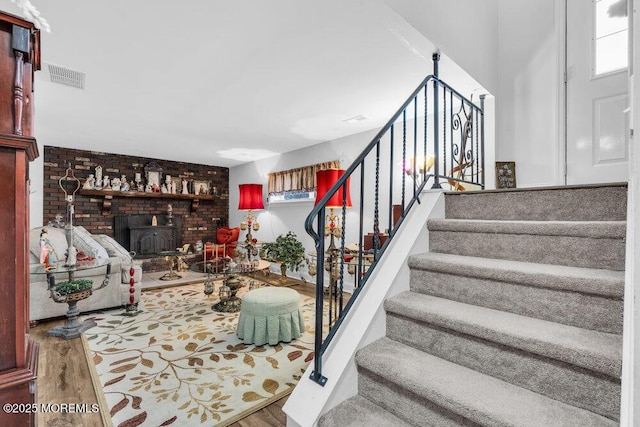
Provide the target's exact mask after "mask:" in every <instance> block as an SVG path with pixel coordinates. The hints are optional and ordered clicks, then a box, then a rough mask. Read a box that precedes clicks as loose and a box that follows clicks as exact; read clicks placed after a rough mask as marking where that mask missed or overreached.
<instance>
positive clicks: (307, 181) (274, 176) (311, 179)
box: [268, 160, 340, 194]
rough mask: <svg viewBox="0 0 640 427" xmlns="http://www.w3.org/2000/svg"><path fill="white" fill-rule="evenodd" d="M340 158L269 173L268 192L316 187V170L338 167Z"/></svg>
mask: <svg viewBox="0 0 640 427" xmlns="http://www.w3.org/2000/svg"><path fill="white" fill-rule="evenodd" d="M339 168H340V160H332V161H329V162H322V163H316V164H315V165H309V166H303V167H301V168H296V169H289V170H286V171H279V172H272V173H270V174H269V184H268V188H269V194H277V193H284V192H287V191H311V190H314V189H315V188H316V172H317V171H319V170H324V169H339Z"/></svg>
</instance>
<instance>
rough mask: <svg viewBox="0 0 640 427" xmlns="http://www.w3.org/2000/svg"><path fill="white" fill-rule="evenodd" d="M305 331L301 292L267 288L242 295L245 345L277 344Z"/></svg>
mask: <svg viewBox="0 0 640 427" xmlns="http://www.w3.org/2000/svg"><path fill="white" fill-rule="evenodd" d="M303 332H304V319H303V317H302V309H301V308H300V295H299V294H298V292H296V291H294V290H293V289H288V288H274V287H265V288H258V289H254V290H253V291H249V292H247V293H246V294H245V295H244V296H243V297H242V306H241V308H240V317H239V318H238V338H240V339H241V340H242V341H243V342H244V343H245V344H255V345H265V344H267V343H268V344H269V345H276V344H278V343H279V342H280V341H284V342H289V341H291V340H294V339H296V338H298V337H299V336H300V335H302V333H303Z"/></svg>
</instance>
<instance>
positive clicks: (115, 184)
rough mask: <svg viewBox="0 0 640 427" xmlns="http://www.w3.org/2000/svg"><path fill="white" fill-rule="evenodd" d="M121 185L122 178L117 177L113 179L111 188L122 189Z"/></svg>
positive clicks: (114, 189)
mask: <svg viewBox="0 0 640 427" xmlns="http://www.w3.org/2000/svg"><path fill="white" fill-rule="evenodd" d="M121 185H122V181H120V178H118V177H115V178H113V179H112V180H111V189H112V190H113V191H120V186H121Z"/></svg>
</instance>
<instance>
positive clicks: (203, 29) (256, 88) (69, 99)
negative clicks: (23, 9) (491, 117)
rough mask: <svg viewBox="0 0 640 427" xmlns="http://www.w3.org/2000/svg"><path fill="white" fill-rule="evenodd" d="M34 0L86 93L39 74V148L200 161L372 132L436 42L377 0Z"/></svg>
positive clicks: (452, 69) (53, 58)
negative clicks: (361, 118) (356, 119)
mask: <svg viewBox="0 0 640 427" xmlns="http://www.w3.org/2000/svg"><path fill="white" fill-rule="evenodd" d="M32 3H33V4H34V6H35V7H36V8H37V9H38V10H39V11H40V13H41V15H42V16H43V17H44V18H45V19H46V20H47V21H48V23H49V25H50V26H51V33H43V34H42V60H43V62H45V63H52V64H56V65H61V66H64V67H67V68H71V69H73V70H77V71H80V72H83V73H86V88H85V89H84V90H80V89H76V88H71V87H67V86H62V85H59V84H55V83H52V82H50V81H48V80H47V78H46V76H47V74H46V73H44V72H43V71H41V72H39V73H38V74H37V75H36V88H35V92H36V94H35V96H36V137H37V139H38V142H39V143H40V145H53V146H60V147H70V148H80V149H87V150H97V151H104V152H110V153H118V154H129V155H135V156H148V157H153V158H159V159H169V160H176V161H186V162H193V163H201V164H209V165H218V166H228V167H232V166H235V165H238V164H241V163H245V162H247V161H251V160H257V159H259V158H264V157H269V156H271V155H274V154H278V153H283V152H287V151H291V150H295V149H298V148H302V147H306V146H310V145H314V144H317V143H320V142H323V141H327V140H331V139H335V138H339V137H342V136H346V135H350V134H354V133H358V132H362V131H364V130H368V129H372V128H378V127H381V126H382V125H383V124H384V123H385V122H386V121H387V120H388V119H389V118H390V116H391V115H392V114H393V113H394V112H395V110H396V109H397V108H398V106H399V105H400V104H401V103H402V102H403V101H404V99H405V98H406V97H407V96H408V95H409V94H410V93H411V91H412V90H413V89H414V88H415V86H417V84H418V83H419V82H420V81H421V79H422V78H424V77H425V76H426V75H427V74H430V73H431V72H432V64H431V53H432V52H433V51H435V50H436V49H437V48H436V47H434V46H433V45H432V44H431V43H430V42H429V41H427V40H426V39H425V38H424V37H422V35H420V34H419V33H418V32H417V31H416V30H415V29H414V28H413V27H411V26H410V25H409V24H407V23H406V21H404V20H402V18H400V17H399V16H398V15H397V14H395V13H394V12H393V11H392V10H391V9H389V8H388V7H387V6H386V5H385V4H384V3H383V0H367V1H365V0H329V1H327V0H325V1H322V2H320V1H312V0H270V1H264V0H243V1H211V0H182V1H177V0H174V1H165V0H155V1H152V0H135V1H130V0H93V1H86V0H56V1H45V0H32ZM0 9H2V10H4V11H7V12H9V13H13V14H16V15H21V13H20V11H19V10H18V9H17V7H16V5H15V4H14V3H12V2H11V1H9V0H0ZM440 69H441V75H442V76H446V77H445V80H446V81H447V82H454V81H460V82H461V83H458V84H457V86H458V87H459V88H460V89H459V90H460V91H461V92H462V93H469V92H470V91H472V90H474V89H477V88H478V87H479V84H477V83H475V82H474V81H472V80H469V79H468V76H466V75H465V77H462V75H463V74H464V73H461V70H459V68H458V67H457V66H455V64H452V63H451V61H449V60H448V59H447V58H446V57H445V58H444V59H443V61H442V62H441V67H440ZM461 79H465V80H464V81H463V80H461ZM461 85H462V87H461ZM358 115H363V116H366V117H367V120H364V121H361V122H358V123H356V124H346V123H344V120H345V119H348V118H351V117H354V116H358Z"/></svg>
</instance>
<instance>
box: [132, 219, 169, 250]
mask: <svg viewBox="0 0 640 427" xmlns="http://www.w3.org/2000/svg"><path fill="white" fill-rule="evenodd" d="M129 233H130V234H129V236H130V239H131V240H130V243H129V247H130V248H131V250H132V251H135V252H136V254H138V255H151V254H157V253H159V252H162V251H175V250H176V246H177V230H176V227H175V226H169V225H155V226H154V225H151V226H142V227H130V228H129Z"/></svg>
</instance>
